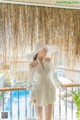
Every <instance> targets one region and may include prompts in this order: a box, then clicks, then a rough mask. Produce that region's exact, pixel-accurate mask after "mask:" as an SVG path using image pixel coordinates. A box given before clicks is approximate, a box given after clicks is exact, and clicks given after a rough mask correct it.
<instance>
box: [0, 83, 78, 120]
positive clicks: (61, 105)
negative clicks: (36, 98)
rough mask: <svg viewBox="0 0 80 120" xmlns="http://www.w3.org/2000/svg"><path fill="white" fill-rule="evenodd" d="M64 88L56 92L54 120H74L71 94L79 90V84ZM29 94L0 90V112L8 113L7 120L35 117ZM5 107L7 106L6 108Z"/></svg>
mask: <svg viewBox="0 0 80 120" xmlns="http://www.w3.org/2000/svg"><path fill="white" fill-rule="evenodd" d="M64 87H65V89H63V88H60V89H59V91H58V96H59V97H58V99H57V101H56V103H55V106H54V120H68V119H70V120H76V118H75V112H76V109H75V106H74V103H73V100H72V97H71V94H72V92H73V91H75V89H79V87H80V84H67V85H64ZM15 91H16V93H15V94H16V97H15V99H14V96H13V92H15ZM22 92H23V94H24V95H23V96H21V95H22ZM29 92H30V91H28V90H26V88H3V89H0V93H1V94H0V111H1V112H2V111H4V112H5V111H6V112H8V120H14V119H15V120H28V117H30V116H32V117H36V111H35V107H33V106H32V105H31V104H30V101H29V100H30V99H29V98H30V93H29ZM6 94H7V95H6ZM22 97H23V98H22ZM69 98H70V99H69ZM21 99H22V101H21ZM6 101H7V102H6ZM6 105H8V106H7V107H6ZM7 108H8V109H7ZM14 111H15V113H14ZM22 112H23V113H22Z"/></svg>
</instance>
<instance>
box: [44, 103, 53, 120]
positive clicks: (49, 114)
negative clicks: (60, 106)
mask: <svg viewBox="0 0 80 120" xmlns="http://www.w3.org/2000/svg"><path fill="white" fill-rule="evenodd" d="M53 115H54V113H53V105H52V104H49V105H47V106H45V120H53Z"/></svg>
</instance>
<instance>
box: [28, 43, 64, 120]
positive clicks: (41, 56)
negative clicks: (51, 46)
mask: <svg viewBox="0 0 80 120" xmlns="http://www.w3.org/2000/svg"><path fill="white" fill-rule="evenodd" d="M35 49H36V50H35V52H34V57H33V61H32V62H31V63H30V64H29V81H30V83H31V81H34V80H36V84H34V85H33V84H30V87H31V88H32V92H31V102H32V103H35V106H36V110H37V116H38V120H43V107H45V120H53V108H54V102H55V100H56V89H55V85H56V86H57V87H63V85H62V84H61V83H60V82H59V81H58V80H57V78H56V77H55V75H54V74H53V76H52V63H51V58H50V57H47V53H48V47H47V45H45V44H43V43H37V44H36V46H35ZM55 83H56V84H55Z"/></svg>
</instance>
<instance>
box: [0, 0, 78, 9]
mask: <svg viewBox="0 0 80 120" xmlns="http://www.w3.org/2000/svg"><path fill="white" fill-rule="evenodd" d="M72 1H73V0H0V2H2V3H15V4H27V5H37V6H50V7H65V8H73V9H74V8H75V9H80V0H74V1H73V2H72Z"/></svg>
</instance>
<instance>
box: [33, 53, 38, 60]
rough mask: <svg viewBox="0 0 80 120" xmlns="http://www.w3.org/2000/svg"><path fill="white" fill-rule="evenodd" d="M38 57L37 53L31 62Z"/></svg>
mask: <svg viewBox="0 0 80 120" xmlns="http://www.w3.org/2000/svg"><path fill="white" fill-rule="evenodd" d="M37 57H38V53H36V55H35V56H34V57H33V61H35V60H37Z"/></svg>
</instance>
